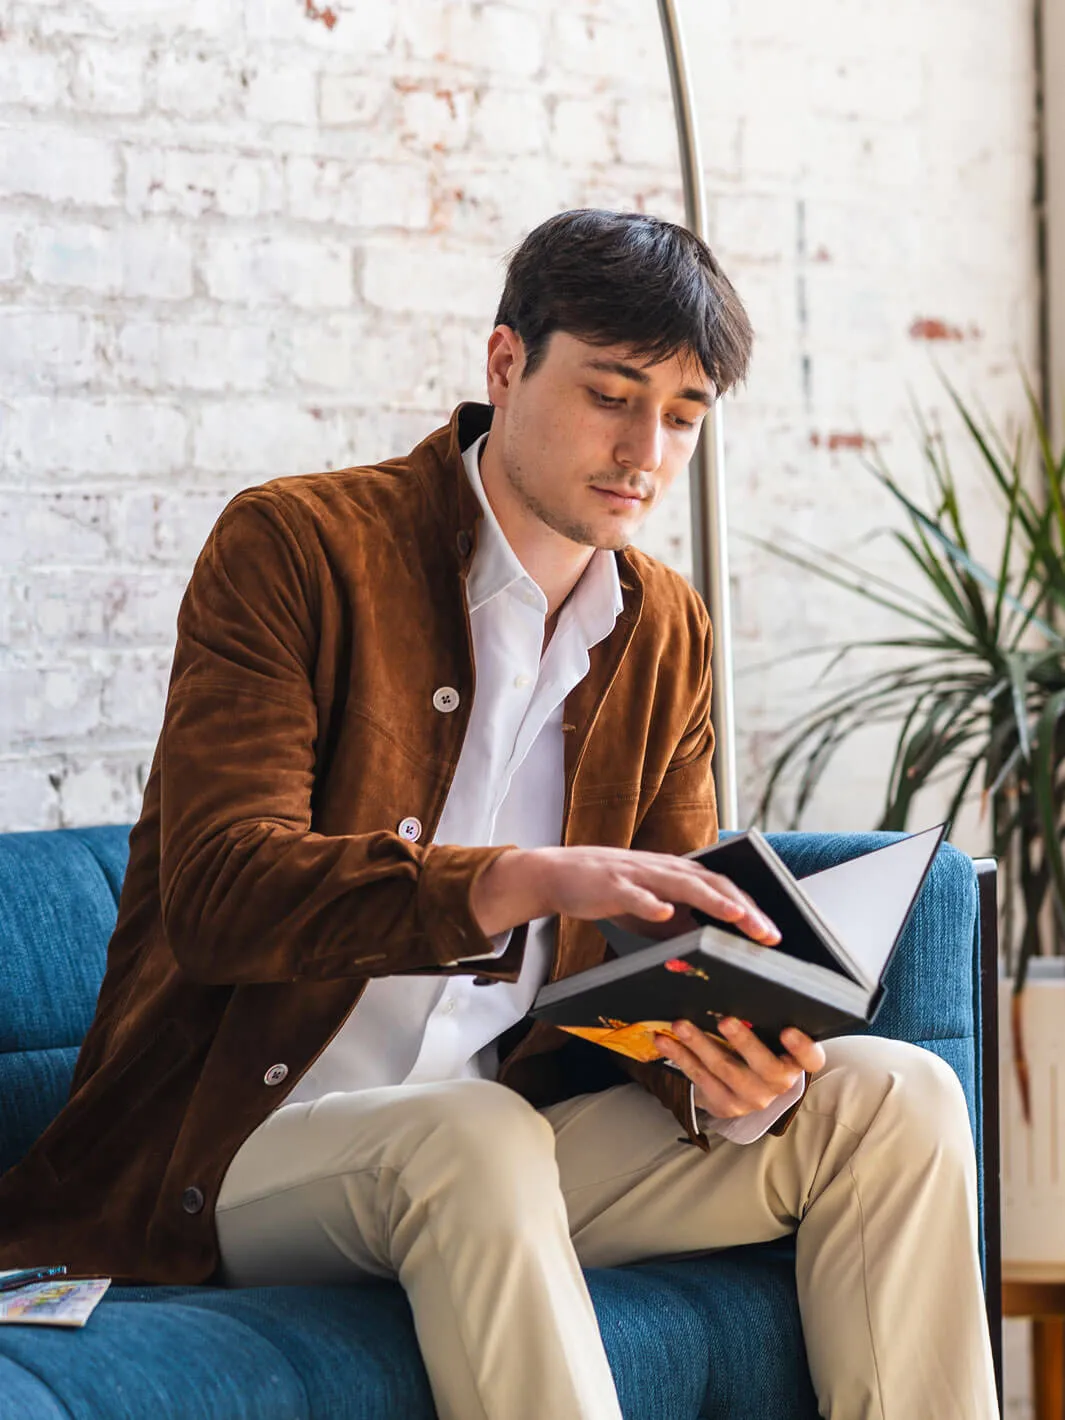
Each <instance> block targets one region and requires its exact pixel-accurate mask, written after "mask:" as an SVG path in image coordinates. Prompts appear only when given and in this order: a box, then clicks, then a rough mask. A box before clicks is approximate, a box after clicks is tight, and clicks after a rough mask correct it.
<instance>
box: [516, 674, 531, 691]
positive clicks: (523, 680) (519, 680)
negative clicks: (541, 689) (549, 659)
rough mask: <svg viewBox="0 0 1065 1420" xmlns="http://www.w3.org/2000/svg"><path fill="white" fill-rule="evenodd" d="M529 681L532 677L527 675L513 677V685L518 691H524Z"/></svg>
mask: <svg viewBox="0 0 1065 1420" xmlns="http://www.w3.org/2000/svg"><path fill="white" fill-rule="evenodd" d="M531 681H532V677H531V676H527V675H516V676H515V677H514V684H515V685H516V686H517V688H518V689H519V690H524V689H525V687H526V686H527V685H529V684H530V682H531Z"/></svg>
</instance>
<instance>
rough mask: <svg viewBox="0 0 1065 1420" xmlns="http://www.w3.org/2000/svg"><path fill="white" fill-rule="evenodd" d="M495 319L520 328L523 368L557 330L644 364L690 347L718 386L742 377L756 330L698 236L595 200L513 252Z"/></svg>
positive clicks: (533, 365)
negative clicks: (604, 208)
mask: <svg viewBox="0 0 1065 1420" xmlns="http://www.w3.org/2000/svg"><path fill="white" fill-rule="evenodd" d="M495 323H496V325H509V326H510V327H511V328H512V329H513V330H515V331H517V333H518V334H519V335H520V336H521V339H522V343H523V344H524V346H525V356H526V363H525V370H524V374H525V375H531V374H533V373H534V372H535V371H536V369H537V367H538V366H539V365H540V364H541V363H542V361H543V359H544V356H545V354H546V352H547V345H548V341H549V340H550V338H551V335H552V333H553V332H554V331H556V330H562V331H565V332H566V334H568V335H573V336H576V337H577V339H579V340H585V341H587V342H588V343H589V344H591V345H621V346H625V347H627V349H628V350H629V351H630V352H631V353H632V354H633V355H636V356H639V357H642V358H643V359H644V360H646V361H649V362H651V363H657V362H658V361H660V360H668V359H670V358H671V357H672V356H674V355H683V354H686V353H690V354H691V355H693V356H694V357H695V358H696V359H697V360H698V361H699V363H700V364H701V365H702V367H703V369H704V370H705V372H706V374H707V375H708V376H709V378H710V379H711V380H712V381H713V383H714V388H715V389H716V390H717V392H718V394H724V392H725V391H726V390H727V389H730V388H731V387H732V386H733V385H734V384H736V382H737V381H738V380H742V379H743V378H744V377H745V376H746V373H747V366H748V363H749V361H750V358H751V344H752V341H753V338H754V337H753V332H752V331H751V323H750V321H749V320H748V319H747V312H746V311H745V310H744V309H743V305H742V303H741V302H740V298H739V297H738V296H737V295H736V292H735V291H734V290H733V288H732V285H731V283H730V282H729V280H728V278H727V277H726V276H725V274H724V272H723V271H722V270H721V267H720V266H719V265H718V264H717V260H716V259H715V257H714V254H713V252H712V251H711V250H710V248H709V247H708V246H707V245H706V243H705V242H702V241H700V240H699V238H698V237H697V236H695V235H694V234H693V233H692V232H689V231H687V230H686V229H685V228H683V227H678V226H676V225H675V224H674V223H673V222H665V221H663V220H662V219H661V218H659V217H649V216H646V215H645V214H644V213H642V212H606V211H600V210H598V209H596V208H578V209H576V210H574V211H572V212H560V213H559V214H558V216H556V217H549V218H548V220H547V221H546V222H542V223H541V224H540V226H539V227H536V228H535V229H534V230H533V231H531V232H530V233H529V235H528V236H527V237H526V238H525V240H524V241H523V242H522V243H521V245H520V246H519V247H517V248H516V249H515V251H513V252H512V253H511V256H510V260H509V262H508V264H507V279H506V283H505V285H504V287H503V295H502V297H501V298H500V302H499V309H498V310H497V311H496V318H495Z"/></svg>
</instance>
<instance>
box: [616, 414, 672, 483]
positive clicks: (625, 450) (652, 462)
mask: <svg viewBox="0 0 1065 1420" xmlns="http://www.w3.org/2000/svg"><path fill="white" fill-rule="evenodd" d="M614 457H615V458H616V459H617V461H618V463H619V464H620V465H621V467H622V468H630V469H635V470H636V471H637V472H639V473H657V472H658V469H659V467H660V465H661V463H662V425H661V422H660V421H659V420H658V419H657V418H654V419H647V418H642V417H634V418H633V419H631V420H630V421H629V422H628V423H627V424H626V426H625V429H624V431H623V432H622V433H621V435H620V437H619V438H618V442H617V446H616V448H615V450H614Z"/></svg>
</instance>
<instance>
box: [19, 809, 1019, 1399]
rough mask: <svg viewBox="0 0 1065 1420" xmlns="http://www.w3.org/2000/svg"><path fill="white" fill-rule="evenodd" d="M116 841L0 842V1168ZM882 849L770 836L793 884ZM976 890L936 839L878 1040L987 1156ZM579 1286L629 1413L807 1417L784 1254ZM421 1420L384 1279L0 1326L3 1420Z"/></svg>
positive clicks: (68, 1035) (117, 868)
mask: <svg viewBox="0 0 1065 1420" xmlns="http://www.w3.org/2000/svg"><path fill="white" fill-rule="evenodd" d="M128 834H129V827H128V825H127V826H122V827H101V828H88V829H65V830H60V831H57V832H49V833H9V834H0V960H2V962H3V971H2V974H0V1171H2V1170H3V1169H6V1168H8V1167H9V1166H10V1165H11V1164H12V1163H14V1162H15V1161H16V1160H17V1159H18V1158H19V1157H20V1156H21V1154H22V1153H23V1152H24V1151H25V1150H26V1148H27V1147H28V1146H29V1144H30V1143H31V1142H32V1141H33V1139H34V1138H35V1137H36V1136H37V1135H38V1134H39V1133H40V1132H41V1131H42V1130H43V1129H44V1128H45V1126H46V1125H47V1123H48V1122H49V1120H50V1119H51V1118H52V1117H53V1116H54V1115H55V1113H56V1112H57V1111H58V1110H59V1108H60V1106H61V1105H62V1103H63V1101H64V1099H65V1097H66V1093H67V1089H68V1086H69V1081H70V1076H71V1072H72V1069H73V1065H74V1060H75V1056H76V1054H77V1050H78V1043H79V1041H80V1040H81V1038H82V1036H83V1035H84V1033H85V1030H86V1028H87V1027H88V1024H89V1021H90V1019H91V1016H92V1012H93V1006H94V1002H95V999H96V994H97V990H98V988H99V984H100V980H101V977H102V974H103V968H104V959H105V952H106V947H107V942H108V939H109V937H110V934H111V931H112V928H113V926H114V921H115V915H116V904H117V899H118V893H119V890H120V887H121V883H122V876H123V873H124V871H125V866H126V855H127V839H128ZM896 836H897V835H893V834H882V833H875V834H873V833H870V834H840V835H835V834H810V833H778V834H771V835H769V837H770V841H771V842H772V843H773V846H774V847H775V848H776V849H777V851H778V852H779V853H780V854H781V855H782V856H783V858H784V859H785V860H786V862H787V863H788V865H789V866H790V867H791V869H792V871H793V872H796V873H797V874H799V875H800V876H801V875H802V874H804V873H809V872H815V871H817V870H818V869H820V868H824V867H827V866H829V865H830V864H832V863H835V862H839V861H841V860H843V859H845V858H849V857H853V856H854V855H856V854H858V853H861V852H865V851H867V850H869V849H870V848H873V847H876V846H877V845H879V844H881V843H883V842H887V841H890V840H891V839H893V838H894V837H896ZM982 877H983V875H981V880H982ZM988 881H989V885H990V886H992V887H993V875H992V876H991V877H990V878H989V880H988ZM977 884H978V875H977V873H976V871H975V869H974V864H973V861H972V860H971V859H970V858H968V857H966V856H965V855H964V854H962V853H960V852H958V851H957V850H956V849H954V848H953V847H950V846H949V845H944V846H943V847H942V848H941V849H940V851H939V854H938V856H937V858H936V861H935V863H934V865H933V869H932V872H931V874H930V877H929V879H928V881H927V883H926V885H925V888H924V890H923V892H922V894H921V896H920V898H919V900H918V903H917V906H916V909H915V911H914V914H913V916H912V918H911V920H910V922H909V925H908V927H907V929H906V933H905V939H904V942H903V943H902V945H901V947H900V950H899V953H898V954H897V956H896V958H895V961H894V963H893V967H892V972H891V977H890V980H889V983H888V994H887V998H886V1001H885V1004H884V1006H883V1008H882V1010H881V1013H880V1015H879V1018H878V1020H877V1023H876V1030H877V1031H878V1032H879V1033H883V1034H886V1035H892V1036H897V1037H900V1038H904V1039H906V1040H910V1041H914V1042H917V1043H918V1044H920V1045H923V1046H925V1047H926V1048H927V1049H929V1050H933V1051H935V1052H936V1054H938V1055H940V1056H942V1057H943V1059H945V1060H946V1061H948V1062H949V1063H950V1065H951V1066H952V1067H953V1068H954V1069H955V1070H956V1071H957V1074H958V1076H959V1078H960V1080H961V1082H962V1084H963V1086H964V1087H965V1091H966V1094H967V1097H968V1101H969V1109H970V1115H971V1119H972V1125H973V1131H974V1136H975V1140H976V1144H977V1153H978V1158H979V1159H980V1160H981V1162H983V1161H984V1159H985V1152H984V1142H985V1141H984V1137H983V1130H982V1119H983V1110H982V1106H981V1101H982V1098H983V1086H984V1082H983V1079H982V1075H981V1061H982V1058H983V1055H984V1049H983V1041H984V1037H983V1035H982V1021H981V1014H980V991H979V982H980V961H981V954H980V931H981V929H980V918H981V915H983V918H984V926H983V931H984V937H985V943H984V945H985V958H984V960H985V965H986V960H987V956H986V946H987V940H986V939H987V934H988V931H989V926H990V924H993V914H988V913H987V912H986V911H985V912H984V913H983V914H981V913H980V912H979V911H978V891H977ZM982 1172H983V1171H982ZM40 1261H41V1262H53V1261H62V1259H58V1258H41V1259H40ZM587 1277H588V1284H589V1287H590V1289H591V1294H592V1298H593V1300H594V1303H595V1308H596V1313H597V1315H598V1318H599V1324H600V1327H601V1329H602V1334H603V1339H604V1342H605V1345H606V1350H607V1353H608V1355H609V1357H610V1364H611V1367H612V1369H613V1373H614V1376H615V1378H616V1381H617V1387H618V1392H619V1394H620V1397H621V1403H622V1408H623V1410H624V1413H625V1416H626V1417H627V1420H725V1417H728V1420H816V1416H817V1406H816V1403H815V1400H814V1396H813V1391H812V1388H811V1384H810V1378H809V1373H808V1371H807V1367H806V1361H805V1353H804V1349H803V1340H802V1330H801V1326H800V1321H799V1314H798V1307H797V1303H796V1296H795V1287H794V1253H793V1249H792V1245H791V1243H790V1241H784V1242H780V1243H775V1244H772V1245H769V1246H758V1247H746V1248H734V1249H730V1250H728V1251H725V1252H719V1253H717V1254H715V1255H712V1256H706V1255H704V1256H701V1257H687V1258H683V1259H672V1260H667V1259H662V1260H658V1261H655V1262H651V1263H643V1264H640V1265H635V1266H630V1267H617V1268H610V1269H590V1270H589V1271H588V1273H587ZM432 1416H433V1406H432V1400H431V1397H430V1393H429V1388H428V1384H427V1381H426V1377H425V1372H424V1370H423V1368H422V1364H421V1361H420V1358H419V1354H418V1348H417V1344H416V1341H415V1336H414V1330H413V1327H412V1324H411V1319H410V1313H409V1311H408V1308H407V1304H406V1299H405V1297H404V1295H403V1292H402V1290H401V1289H400V1288H399V1286H398V1285H394V1284H386V1283H371V1284H367V1285H365V1286H349V1287H313V1288H309V1287H257V1288H251V1289H247V1290H232V1291H227V1290H223V1289H219V1288H215V1287H144V1288H134V1287H113V1288H112V1289H111V1291H110V1292H109V1293H108V1294H107V1296H106V1297H105V1299H104V1301H103V1302H102V1303H101V1305H100V1306H99V1308H98V1309H97V1311H96V1312H95V1313H94V1315H93V1316H92V1318H91V1320H90V1321H89V1323H88V1325H87V1326H86V1327H85V1329H84V1330H82V1331H62V1330H59V1329H51V1328H42V1327H19V1326H8V1327H0V1420H311V1417H314V1420H324V1417H328V1420H432Z"/></svg>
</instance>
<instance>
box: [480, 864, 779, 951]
mask: <svg viewBox="0 0 1065 1420" xmlns="http://www.w3.org/2000/svg"><path fill="white" fill-rule="evenodd" d="M471 906H472V908H473V913H474V916H475V917H476V918H477V921H478V924H479V925H480V928H481V930H482V932H484V934H485V936H486V937H494V936H495V935H496V934H497V933H499V932H505V931H507V930H508V929H509V928H511V927H516V926H518V925H519V924H520V923H522V922H531V921H532V920H533V919H534V918H536V917H550V916H553V915H554V914H555V913H565V915H566V916H567V917H576V918H580V919H584V920H586V921H594V920H595V919H596V918H599V917H610V918H613V919H614V920H615V921H617V922H618V923H619V925H621V926H623V927H629V928H630V930H632V931H636V932H642V933H644V934H645V935H647V936H654V935H656V933H655V927H656V925H657V926H659V927H661V926H662V925H664V924H666V923H670V924H671V926H674V927H675V920H674V919H675V914H676V911H677V908H678V907H680V908H681V910H683V909H684V908H691V907H697V908H699V909H700V910H701V911H703V912H705V913H706V914H707V916H708V917H714V918H717V920H718V921H720V922H729V923H731V924H732V925H733V926H735V927H738V928H739V930H740V931H741V932H743V933H745V935H747V936H748V937H751V938H753V939H754V940H755V941H756V942H761V943H763V944H764V945H765V946H775V945H776V943H777V942H779V941H780V933H779V932H778V931H777V929H776V927H775V926H774V924H773V923H772V922H771V921H770V920H769V918H768V917H766V916H765V915H764V913H762V912H760V911H759V910H758V908H757V907H756V906H755V904H754V902H753V901H752V900H751V898H750V897H748V895H747V894H746V893H745V892H743V891H742V890H741V889H740V888H738V887H737V886H736V884H735V883H734V882H732V880H731V879H730V878H726V877H725V876H724V875H723V874H721V873H713V872H711V871H710V870H709V869H708V868H704V867H703V866H702V865H701V864H699V863H697V862H695V861H694V859H691V858H677V857H674V856H673V855H672V854H670V853H643V852H637V851H634V850H632V849H627V848H591V847H588V848H586V847H572V848H512V849H510V850H509V852H506V853H503V854H501V855H500V856H499V857H498V858H497V859H496V860H495V862H494V863H493V864H492V865H491V866H490V867H489V868H486V869H485V871H484V872H483V873H482V874H481V876H480V877H479V878H478V879H477V881H476V882H475V883H474V886H473V893H472V896H471ZM671 935H672V933H671Z"/></svg>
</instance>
